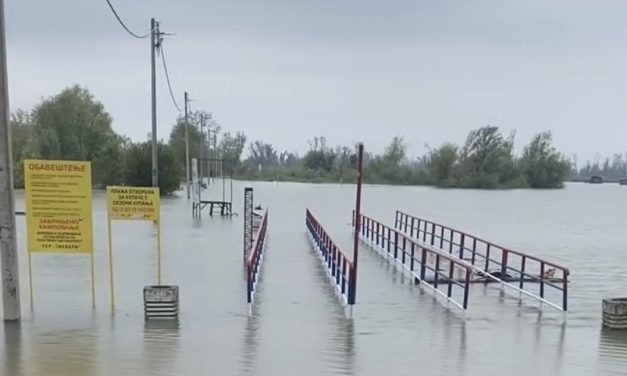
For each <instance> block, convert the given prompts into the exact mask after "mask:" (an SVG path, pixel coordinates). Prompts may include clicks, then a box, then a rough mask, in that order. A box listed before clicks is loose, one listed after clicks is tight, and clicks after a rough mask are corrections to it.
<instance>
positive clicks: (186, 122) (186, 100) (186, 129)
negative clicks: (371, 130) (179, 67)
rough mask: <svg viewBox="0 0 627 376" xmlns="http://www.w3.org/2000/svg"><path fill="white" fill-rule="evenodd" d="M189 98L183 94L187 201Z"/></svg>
mask: <svg viewBox="0 0 627 376" xmlns="http://www.w3.org/2000/svg"><path fill="white" fill-rule="evenodd" d="M188 101H189V96H188V95H187V92H185V185H186V186H187V199H188V200H189V178H190V177H189V130H188V129H189V118H188V113H187V102H188Z"/></svg>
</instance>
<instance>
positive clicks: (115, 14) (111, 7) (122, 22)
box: [106, 0, 152, 39]
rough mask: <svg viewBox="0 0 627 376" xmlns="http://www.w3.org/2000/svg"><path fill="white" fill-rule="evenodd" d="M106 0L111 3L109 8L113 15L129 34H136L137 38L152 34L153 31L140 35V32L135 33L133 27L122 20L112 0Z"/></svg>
mask: <svg viewBox="0 0 627 376" xmlns="http://www.w3.org/2000/svg"><path fill="white" fill-rule="evenodd" d="M106 1H107V4H109V8H110V9H111V12H113V15H114V16H115V18H116V19H117V20H118V22H119V23H120V25H122V27H123V28H124V30H126V31H127V32H128V33H129V34H131V35H132V36H134V37H135V38H137V39H144V38H148V37H149V36H150V34H151V33H152V31H151V32H150V33H148V34H145V35H139V34H135V33H134V32H132V31H131V29H129V28H128V27H126V25H125V24H124V21H122V19H121V18H120V16H119V15H118V12H116V11H115V8H114V7H113V4H111V1H109V0H106Z"/></svg>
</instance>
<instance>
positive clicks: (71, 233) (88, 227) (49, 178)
mask: <svg viewBox="0 0 627 376" xmlns="http://www.w3.org/2000/svg"><path fill="white" fill-rule="evenodd" d="M24 183H25V190H24V196H25V202H26V232H27V238H28V241H27V243H28V246H27V248H28V280H29V292H30V308H31V311H32V310H33V309H34V293H33V262H32V254H33V253H63V254H75V255H89V259H90V261H89V262H90V274H91V304H92V307H93V308H95V307H96V286H95V277H94V274H95V273H94V245H93V212H92V211H93V210H92V187H91V162H89V161H66V160H43V159H26V160H24Z"/></svg>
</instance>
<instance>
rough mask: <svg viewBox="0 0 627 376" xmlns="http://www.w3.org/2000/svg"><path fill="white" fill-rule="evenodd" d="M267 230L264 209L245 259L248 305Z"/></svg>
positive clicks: (266, 213)
mask: <svg viewBox="0 0 627 376" xmlns="http://www.w3.org/2000/svg"><path fill="white" fill-rule="evenodd" d="M267 228H268V210H267V209H266V210H265V211H264V213H263V215H262V217H261V221H260V223H259V228H258V229H257V233H256V234H255V237H254V240H253V243H252V245H251V247H250V252H249V254H248V258H247V259H246V301H247V302H248V304H252V302H253V297H254V293H255V285H256V284H257V275H258V274H259V268H260V264H261V259H262V256H263V251H264V248H265V244H266V231H267Z"/></svg>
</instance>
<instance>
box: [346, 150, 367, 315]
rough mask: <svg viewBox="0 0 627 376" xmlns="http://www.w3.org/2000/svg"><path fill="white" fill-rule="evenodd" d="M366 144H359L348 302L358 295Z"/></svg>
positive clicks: (350, 303) (351, 301) (353, 300)
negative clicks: (362, 184)
mask: <svg viewBox="0 0 627 376" xmlns="http://www.w3.org/2000/svg"><path fill="white" fill-rule="evenodd" d="M363 160H364V144H362V143H360V144H358V145H357V197H356V199H355V238H354V240H353V273H351V283H350V288H351V289H350V291H349V296H348V304H349V305H354V304H355V297H356V295H357V262H358V261H357V260H358V258H359V229H360V228H361V227H360V222H361V181H362V175H363Z"/></svg>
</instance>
